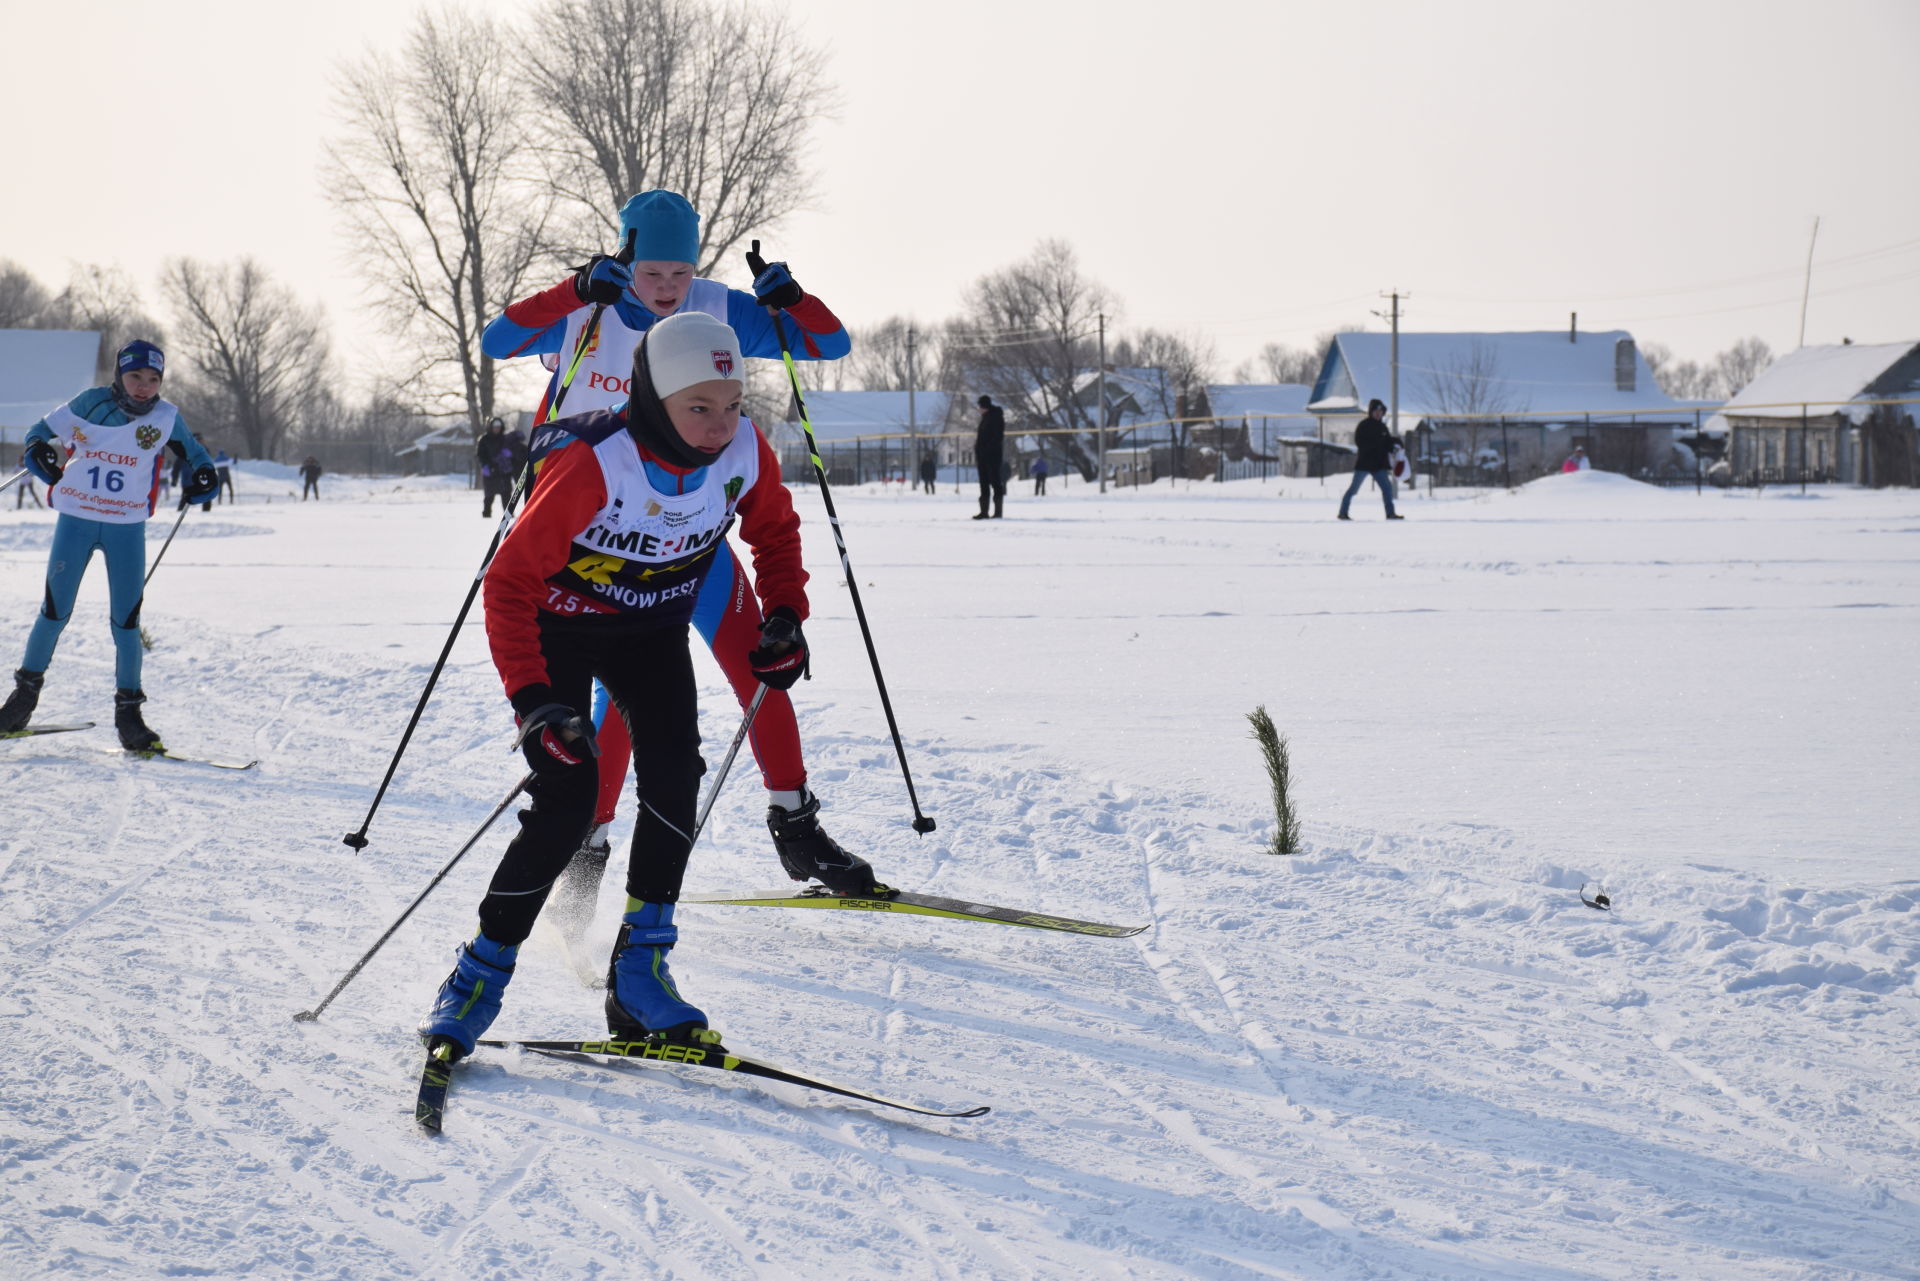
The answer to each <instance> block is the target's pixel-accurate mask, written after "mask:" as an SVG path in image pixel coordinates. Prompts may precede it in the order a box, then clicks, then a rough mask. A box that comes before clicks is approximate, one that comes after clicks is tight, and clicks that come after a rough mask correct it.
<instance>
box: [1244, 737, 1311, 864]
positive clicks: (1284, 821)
mask: <svg viewBox="0 0 1920 1281" xmlns="http://www.w3.org/2000/svg"><path fill="white" fill-rule="evenodd" d="M1247 719H1248V720H1249V721H1251V722H1252V723H1253V740H1254V741H1255V742H1256V743H1258V744H1260V754H1261V755H1262V756H1263V757H1265V758H1266V762H1267V777H1268V778H1269V779H1271V780H1272V781H1273V817H1274V824H1275V826H1274V832H1273V843H1272V845H1271V846H1270V847H1269V852H1271V853H1274V854H1298V853H1299V852H1300V814H1299V812H1298V811H1297V810H1295V809H1294V807H1293V761H1292V759H1291V757H1290V756H1289V755H1288V753H1287V740H1286V736H1285V735H1283V734H1281V733H1280V731H1279V730H1277V729H1275V728H1274V727H1273V717H1271V716H1269V715H1267V709H1266V707H1265V706H1264V705H1262V706H1260V707H1256V708H1254V709H1253V711H1251V712H1249V713H1248V714H1247Z"/></svg>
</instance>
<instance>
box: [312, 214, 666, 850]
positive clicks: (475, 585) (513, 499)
mask: <svg viewBox="0 0 1920 1281" xmlns="http://www.w3.org/2000/svg"><path fill="white" fill-rule="evenodd" d="M637 234H638V233H637V232H635V231H628V232H627V242H626V244H624V245H622V246H621V247H620V252H619V254H618V255H617V256H616V257H615V258H614V261H615V262H618V263H621V264H626V263H630V262H632V261H633V245H634V237H635V236H636V235H637ZM610 305H611V304H609V303H605V302H596V303H594V305H593V315H592V316H591V317H589V318H588V320H587V327H586V328H585V329H583V330H581V331H580V341H579V343H578V344H577V345H576V346H575V347H574V349H573V360H572V361H571V362H570V363H569V364H568V365H567V372H566V374H565V376H564V377H562V378H561V380H560V386H559V389H558V390H556V391H555V392H554V393H553V403H552V404H551V405H549V406H548V407H547V416H546V417H545V418H544V419H542V420H541V421H542V422H543V423H550V422H552V421H553V420H554V419H556V418H558V417H559V416H560V406H561V404H562V403H564V402H565V401H566V399H567V389H568V388H570V387H572V386H573V376H574V375H575V374H576V373H578V372H579V371H580V362H581V360H582V359H584V358H585V356H586V354H587V352H589V351H591V350H592V349H593V343H594V339H595V338H597V337H598V336H599V334H600V317H601V316H602V315H603V314H604V313H605V312H606V310H607V308H608V306H610ZM532 476H533V467H532V464H531V463H529V464H528V465H527V466H526V467H523V468H521V470H520V475H519V477H518V478H517V479H516V480H515V482H514V486H513V493H512V494H511V495H509V496H508V498H507V501H506V502H505V504H503V505H502V507H501V511H500V523H499V525H497V526H496V527H495V528H494V531H493V541H492V542H491V543H489V544H487V554H486V556H485V557H483V558H482V559H481V561H480V569H479V571H478V572H477V573H475V574H474V576H473V582H472V583H470V584H468V586H467V598H466V600H464V601H462V602H461V603H460V612H459V613H458V614H457V615H455V616H454V620H453V630H452V631H450V632H448V633H447V643H446V644H445V645H442V646H441V647H440V657H439V659H438V660H437V661H436V662H435V663H434V665H433V671H432V672H430V673H429V674H428V675H427V685H426V688H425V689H423V690H421V691H420V701H419V702H418V703H416V704H414V708H413V717H412V719H410V720H409V721H408V722H407V728H406V730H405V731H404V732H403V733H402V734H401V735H400V742H399V744H398V746H396V747H395V748H394V749H393V759H392V760H390V761H388V762H387V774H386V777H385V778H382V779H381V780H380V790H379V791H377V792H375V793H374V794H373V804H372V805H369V806H368V807H367V816H366V817H365V818H364V819H361V820H360V830H359V831H357V832H348V833H347V834H346V835H345V836H343V837H341V838H340V839H341V841H343V842H344V843H345V844H347V845H350V846H352V847H353V848H354V849H356V850H363V849H365V848H366V847H367V829H368V828H369V827H371V826H372V825H373V815H374V812H375V811H376V810H378V809H379V808H380V802H381V801H382V800H383V799H384V798H385V797H386V795H387V788H388V786H389V785H391V784H392V782H393V774H394V771H395V770H397V769H399V768H400V758H401V757H402V756H404V755H406V752H407V744H408V743H410V742H411V741H413V731H414V729H415V727H417V726H418V725H419V724H420V716H421V714H422V713H423V712H425V711H426V710H427V700H428V699H429V698H432V697H433V687H434V686H435V685H436V684H438V683H439V680H440V673H441V671H442V670H443V669H444V668H445V667H446V665H447V656H448V655H450V654H452V653H453V646H454V642H455V641H457V640H459V639H460V629H461V627H463V626H465V624H466V621H467V614H468V612H469V611H470V610H472V609H473V602H474V599H475V598H476V597H478V596H479V595H480V584H481V581H482V580H483V579H485V578H486V576H487V566H489V565H491V564H493V557H494V553H495V552H497V551H499V550H500V543H501V541H502V540H503V539H505V538H506V536H507V530H508V529H510V528H511V527H512V525H513V517H514V513H515V511H516V510H518V508H519V506H520V500H521V499H522V498H523V497H525V495H526V492H527V484H528V482H529V481H530V480H531V478H532Z"/></svg>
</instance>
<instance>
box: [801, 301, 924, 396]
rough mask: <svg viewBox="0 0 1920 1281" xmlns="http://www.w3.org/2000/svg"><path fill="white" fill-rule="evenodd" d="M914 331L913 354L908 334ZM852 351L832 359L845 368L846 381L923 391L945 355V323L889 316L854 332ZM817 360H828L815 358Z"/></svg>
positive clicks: (879, 388)
mask: <svg viewBox="0 0 1920 1281" xmlns="http://www.w3.org/2000/svg"><path fill="white" fill-rule="evenodd" d="M909 332H911V333H912V335H913V351H912V354H911V358H909V354H908V351H907V335H908V333H909ZM852 338H853V354H852V355H850V356H848V357H847V358H846V359H845V360H836V361H833V362H831V363H833V364H836V365H840V366H843V367H844V368H845V369H846V378H847V382H848V383H849V384H851V385H852V386H854V387H858V388H860V389H861V390H863V391H906V390H908V389H909V388H912V389H913V390H916V391H920V390H924V389H926V388H928V387H931V386H933V385H934V383H935V381H936V380H937V376H938V373H939V370H940V368H941V364H942V361H943V360H944V357H943V355H942V349H943V347H944V345H945V341H946V339H945V327H944V326H942V325H941V324H939V323H937V322H936V323H934V324H931V325H923V324H920V323H919V322H917V321H913V320H908V319H906V318H904V317H901V316H889V317H887V318H886V319H885V320H883V321H881V322H880V323H879V324H877V325H872V326H868V327H866V328H862V329H857V330H855V331H853V333H852ZM814 363H815V364H826V363H829V362H826V361H816V362H814Z"/></svg>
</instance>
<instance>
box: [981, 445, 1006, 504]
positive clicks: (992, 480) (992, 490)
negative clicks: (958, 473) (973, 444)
mask: <svg viewBox="0 0 1920 1281" xmlns="http://www.w3.org/2000/svg"><path fill="white" fill-rule="evenodd" d="M973 461H974V467H975V469H976V470H977V471H978V472H979V473H980V514H981V515H982V516H987V515H993V516H998V515H999V514H1000V507H1001V504H1003V503H1005V502H1006V501H1007V468H1006V463H1005V462H1004V461H1002V457H1001V454H1000V451H999V450H997V449H996V450H993V451H992V452H990V453H988V452H981V453H976V454H975V455H974V459H973ZM989 502H991V503H992V504H993V510H992V511H991V512H989V511H988V510H987V504H988V503H989Z"/></svg>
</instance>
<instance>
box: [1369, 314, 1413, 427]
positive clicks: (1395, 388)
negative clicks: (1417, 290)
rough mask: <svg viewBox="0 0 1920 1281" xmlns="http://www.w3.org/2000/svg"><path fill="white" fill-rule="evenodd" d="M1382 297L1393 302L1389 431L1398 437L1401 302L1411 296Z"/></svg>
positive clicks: (1388, 357)
mask: <svg viewBox="0 0 1920 1281" xmlns="http://www.w3.org/2000/svg"><path fill="white" fill-rule="evenodd" d="M1382 296H1383V297H1386V298H1389V299H1392V301H1393V309H1392V310H1391V311H1389V312H1388V313H1387V323H1388V324H1389V325H1390V326H1391V328H1392V332H1393V340H1392V342H1391V343H1390V344H1389V346H1388V349H1387V361H1388V365H1387V371H1388V379H1387V424H1388V425H1387V430H1388V431H1390V432H1392V433H1393V434H1394V435H1396V436H1398V435H1399V434H1400V300H1401V299H1402V298H1406V297H1409V296H1410V295H1408V294H1403V293H1400V292H1399V291H1398V290H1395V291H1393V292H1391V293H1387V294H1384V295H1382ZM1373 314H1374V315H1376V316H1377V315H1379V314H1380V313H1379V312H1377V311H1376V312H1374V313H1373Z"/></svg>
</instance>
